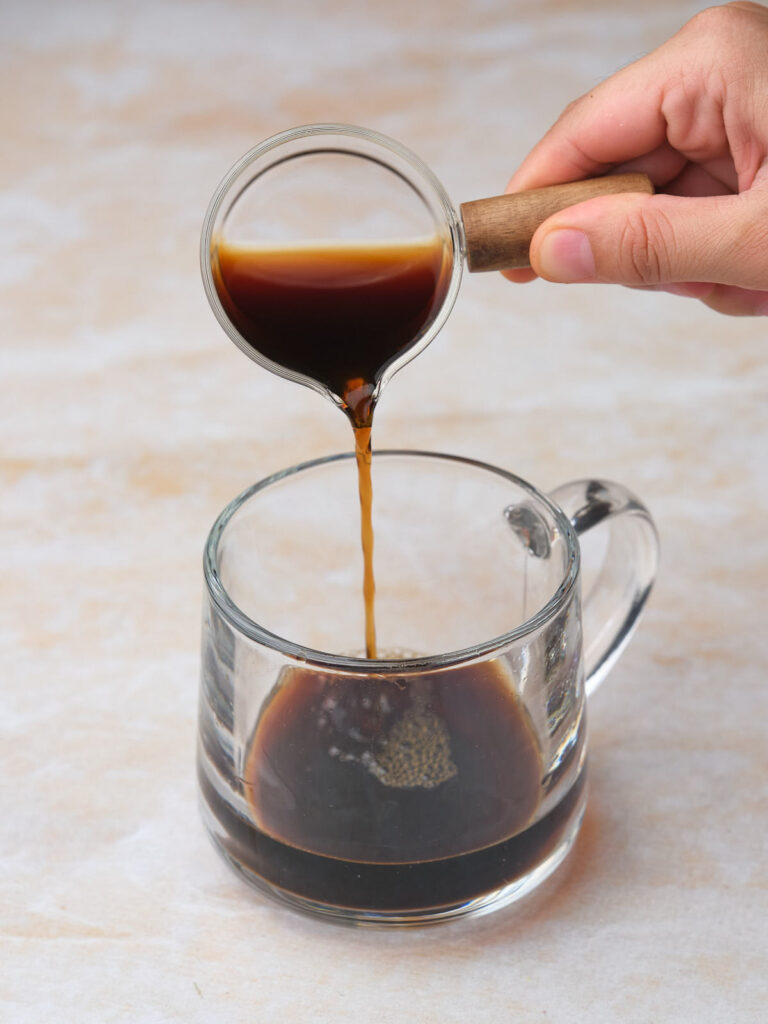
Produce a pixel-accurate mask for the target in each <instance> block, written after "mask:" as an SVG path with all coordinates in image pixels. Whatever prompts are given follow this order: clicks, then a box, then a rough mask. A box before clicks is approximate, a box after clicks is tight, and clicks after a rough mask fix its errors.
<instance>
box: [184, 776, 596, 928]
mask: <svg viewBox="0 0 768 1024" xmlns="http://www.w3.org/2000/svg"><path fill="white" fill-rule="evenodd" d="M585 769H586V766H584V768H582V771H581V773H580V775H579V777H578V778H577V780H576V781H575V783H574V784H573V786H572V787H571V789H570V790H569V791H568V793H566V795H565V796H564V797H563V799H562V800H561V801H560V803H559V804H557V805H556V806H555V807H554V808H553V809H552V810H551V811H550V812H549V813H548V814H547V815H545V817H544V818H542V819H541V820H540V821H538V822H536V823H535V824H534V825H532V826H531V827H530V828H528V829H526V830H525V831H524V832H523V833H520V834H519V835H517V836H513V837H512V838H511V839H508V840H505V841H504V842H501V843H498V844H496V845H494V846H491V847H487V848H485V849H482V850H477V851H475V852H473V853H469V854H464V855H463V856H459V857H453V858H450V859H448V860H445V861H431V862H421V863H416V864H391V865H384V864H357V863H352V862H345V861H337V860H333V859H331V858H326V857H319V856H317V855H315V854H309V853H305V852H304V851H300V850H296V849H294V848H292V847H289V846H286V845H284V844H282V843H279V842H277V841H275V840H274V839H272V838H270V837H268V836H266V835H264V834H263V833H261V832H259V831H258V829H256V828H254V826H253V825H252V824H251V823H250V822H248V821H246V820H245V819H243V817H242V816H241V815H240V814H238V813H237V811H235V810H234V808H232V807H231V806H228V805H227V803H226V801H225V800H223V798H222V795H221V793H220V791H219V790H218V788H217V787H214V786H213V785H211V782H210V781H209V780H208V779H207V778H206V774H205V767H204V764H200V766H199V775H200V792H201V813H202V817H203V822H204V825H205V827H206V830H207V832H208V834H209V836H210V838H211V839H212V841H213V843H214V846H215V847H216V848H217V849H218V850H219V852H220V854H221V855H222V856H223V857H224V859H225V860H226V861H227V862H228V863H229V864H230V865H231V866H232V868H234V870H235V871H236V872H237V874H239V875H240V876H241V877H242V878H243V879H245V881H246V882H248V883H249V884H250V885H251V886H252V887H253V888H255V889H257V890H258V891H259V892H260V893H263V894H265V895H267V896H269V897H271V898H272V899H274V900H277V901H278V902H280V903H281V904H282V905H284V906H285V905H287V906H289V907H290V908H292V909H294V910H298V911H301V912H303V913H305V914H309V915H311V916H313V917H320V918H324V919H326V920H329V921H334V922H336V923H340V924H350V925H357V926H399V927H408V926H412V927H413V926H420V925H427V924H438V923H440V922H443V921H451V920H456V919H457V918H463V917H479V916H481V915H483V914H488V913H491V912H493V911H496V910H500V909H502V908H503V907H506V906H508V905H509V904H511V903H514V902H516V901H517V900H519V899H522V898H523V897H524V896H527V895H528V894H529V893H531V892H532V891H533V890H534V889H536V888H537V887H538V886H539V885H541V883H542V882H543V881H544V880H545V879H546V878H548V877H549V876H550V875H551V874H552V873H553V872H554V871H555V870H556V869H557V868H558V867H559V865H560V864H561V863H562V862H563V861H564V860H565V857H566V856H567V854H568V852H569V851H570V849H571V848H572V846H573V844H574V841H575V839H576V836H577V834H578V832H579V828H580V826H581V823H582V820H583V817H584V811H585V809H586V802H587V786H586V770H585Z"/></svg>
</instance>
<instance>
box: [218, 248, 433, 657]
mask: <svg viewBox="0 0 768 1024" xmlns="http://www.w3.org/2000/svg"><path fill="white" fill-rule="evenodd" d="M212 268H213V276H214V281H215V284H216V290H217V292H218V295H219V298H220V300H221V303H222V305H223V306H224V309H225V310H226V312H227V315H228V316H229V317H230V319H231V320H232V322H233V323H234V325H235V326H236V327H237V329H238V331H239V332H240V334H241V335H242V337H243V338H244V339H245V340H246V341H247V342H248V344H249V345H252V346H253V348H254V349H255V350H256V351H257V352H259V353H260V354H261V355H262V356H266V357H267V358H268V359H271V360H272V361H273V362H275V363H278V364H279V365H280V366H283V367H286V368H287V369H289V370H293V371H295V372H296V373H301V374H304V375H305V376H307V377H311V378H312V379H313V380H316V381H319V382H320V383H321V384H324V385H325V386H326V387H327V388H329V389H330V390H331V391H332V392H333V394H334V395H336V396H337V397H339V398H340V399H341V400H342V402H343V408H344V411H345V412H346V414H347V416H348V418H349V420H350V422H351V424H352V427H353V430H354V432H355V456H356V460H357V470H358V484H359V491H360V514H361V529H360V533H361V541H362V549H363V563H364V569H363V597H364V602H365V651H366V656H367V657H368V658H375V657H376V656H377V648H376V624H375V609H374V595H375V589H376V588H375V582H374V571H373V519H372V504H373V490H372V481H371V429H372V426H373V414H374V408H375V404H376V397H377V395H376V392H377V386H378V384H379V382H380V380H381V377H382V375H383V373H384V371H385V370H386V369H387V367H388V366H389V365H390V363H391V362H392V361H393V360H394V359H396V358H397V357H398V356H399V355H401V354H402V353H403V352H404V351H405V350H407V349H409V348H410V347H411V346H412V345H414V344H415V343H416V341H417V340H418V339H419V337H420V336H421V334H422V332H423V330H424V329H425V327H426V326H427V325H428V324H429V323H430V321H431V320H432V319H433V318H434V316H435V315H436V313H437V311H438V310H439V309H440V307H441V306H442V304H443V300H444V298H445V295H446V292H447V290H448V285H449V281H450V259H449V254H448V250H447V246H446V245H445V244H444V242H443V240H442V239H441V238H439V237H437V236H434V237H432V238H418V239H414V240H408V241H392V242H347V243H342V242H328V243H323V242H312V243H310V242H301V243H296V244H294V245H282V246H277V245H272V246H270V245H267V244H264V245H256V244H252V243H248V244H240V243H233V242H225V241H223V240H219V241H218V243H217V244H216V245H215V246H214V250H213V253H212Z"/></svg>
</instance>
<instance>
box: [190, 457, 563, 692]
mask: <svg viewBox="0 0 768 1024" xmlns="http://www.w3.org/2000/svg"><path fill="white" fill-rule="evenodd" d="M354 458H355V455H354V452H340V453H338V454H335V455H324V456H321V457H320V458H316V459H310V460H308V461H306V462H300V463H297V464H296V465H294V466H289V467H288V468H287V469H283V470H279V471H278V472H276V473H272V474H271V475H270V476H267V477H265V478H264V479H262V480H259V481H258V482H257V483H255V484H252V485H251V486H250V487H248V488H246V490H244V491H242V492H241V493H240V494H239V495H237V497H235V498H233V499H232V501H230V502H229V504H228V505H227V506H226V507H225V508H224V509H223V510H222V511H221V512H220V513H219V515H218V516H217V517H216V519H215V521H214V523H213V526H212V527H211V529H210V531H209V533H208V537H207V539H206V542H205V548H204V554H203V576H204V579H205V584H206V588H207V591H208V594H209V596H210V598H211V600H212V601H213V602H214V604H215V605H216V607H217V608H218V610H219V612H220V613H221V615H222V616H223V617H224V619H225V620H226V621H227V622H228V623H229V624H230V625H231V626H232V627H233V628H234V629H235V630H236V631H237V632H238V633H241V634H242V635H244V636H246V637H247V638H248V639H249V640H252V641H254V642H255V643H258V644H260V645H262V646H265V647H269V648H271V649H272V650H274V651H277V652H278V653H280V654H281V655H283V656H285V657H289V658H293V659H295V660H297V661H301V662H302V663H303V664H307V665H310V666H312V667H315V668H320V669H333V670H335V671H339V670H342V671H343V670H346V671H348V672H349V673H351V674H354V675H360V674H371V673H375V674H381V675H392V674H395V673H403V672H416V671H418V672H425V671H430V670H435V669H444V668H448V667H453V666H457V665H461V664H467V663H469V662H473V661H482V660H485V659H487V658H488V656H489V655H491V654H498V653H501V651H502V650H503V649H504V648H506V647H508V646H511V645H512V644H514V643H517V642H518V641H520V640H522V639H524V638H525V637H528V636H530V635H531V634H532V633H535V632H536V631H537V630H539V629H540V628H541V627H542V626H543V625H545V624H546V623H547V622H549V621H550V620H551V619H552V618H554V617H555V616H556V615H557V614H558V613H559V612H560V611H561V610H562V608H563V607H564V606H565V604H566V603H567V602H568V600H569V598H570V596H571V593H572V591H573V589H574V587H575V585H576V581H577V579H578V577H579V570H580V566H581V553H580V549H579V543H578V539H577V536H576V531H575V530H574V528H573V526H572V524H571V521H570V519H569V518H568V516H567V515H566V514H565V513H564V512H563V510H562V509H561V508H560V507H559V506H558V505H556V504H555V502H554V501H552V499H551V498H549V497H548V496H547V495H546V494H544V493H542V492H541V491H539V490H538V489H537V488H536V487H534V486H533V484H530V483H528V481H527V480H523V479H522V478H521V477H519V476H517V475H516V474H514V473H511V472H509V471H508V470H505V469H500V468H499V467H498V466H493V465H491V464H490V463H488V462H483V461H480V460H478V459H471V458H467V457H465V456H462V455H451V454H448V453H443V452H430V451H423V450H420V449H407V448H385V449H381V450H378V451H375V452H374V453H373V459H374V461H380V460H382V459H390V458H408V459H425V458H426V459H433V460H439V461H443V462H449V463H458V464H461V465H465V466H471V467H472V468H473V469H480V470H483V471H485V472H490V473H493V474H495V475H496V476H500V477H502V478H503V479H505V480H508V481H510V482H511V483H513V484H515V485H516V486H517V487H520V488H521V489H522V490H524V491H526V492H527V493H528V495H529V496H530V497H531V498H532V499H533V500H534V501H536V502H538V503H539V504H542V505H544V506H545V507H546V508H547V509H548V510H549V512H550V513H551V514H552V515H553V516H554V519H555V521H556V523H557V526H558V528H559V529H560V530H561V532H562V536H563V538H564V540H565V542H566V545H567V551H568V565H567V568H566V571H565V573H564V575H563V578H562V579H561V581H560V584H559V585H558V587H557V588H556V590H555V592H554V594H553V595H552V597H551V598H550V599H549V600H548V601H547V602H546V604H544V605H543V606H542V607H541V608H540V609H539V610H538V611H537V612H535V613H534V614H533V615H532V616H530V617H529V618H528V619H526V620H525V621H524V622H522V623H520V625H518V626H515V628H514V629H511V630H509V631H507V632H506V633H502V634H500V635H498V636H495V637H492V638H490V639H488V640H484V641H481V642H480V643H477V644H473V645H472V646H471V647H465V648H462V649H459V650H455V651H447V652H445V653H441V654H430V655H425V656H423V657H417V658H402V659H388V658H381V659H379V658H364V657H353V656H351V655H344V654H331V653H330V652H327V651H320V650H316V649H314V648H311V647H305V646H304V645H303V644H298V643H295V642H293V641H292V640H288V639H286V638H285V637H281V636H279V635H277V634H276V633H272V632H270V631H269V630H268V629H265V628H264V627H263V626H261V625H259V623H258V622H256V621H255V620H253V619H251V618H250V617H249V616H248V615H246V614H245V612H243V611H242V610H241V609H240V608H239V607H238V605H237V604H235V602H234V601H233V600H232V598H231V597H230V596H229V594H228V592H227V589H226V587H225V586H224V584H223V582H222V580H221V576H220V574H219V563H218V548H219V543H220V541H221V539H222V537H223V535H224V531H225V530H226V528H227V526H228V524H229V522H230V521H231V519H232V518H233V517H234V515H235V514H236V513H237V512H238V511H239V510H240V509H241V508H242V507H243V506H244V505H245V504H246V503H247V502H248V501H249V500H250V499H251V498H252V497H253V496H254V495H256V494H258V493H259V492H260V491H263V490H266V488H268V487H270V486H272V485H273V484H276V483H280V482H281V481H283V480H285V479H287V478H289V477H292V476H295V475H297V474H298V473H303V472H306V471H308V470H312V469H316V468H318V467H319V466H323V465H330V464H333V463H336V462H341V461H345V460H347V461H348V460H353V459H354Z"/></svg>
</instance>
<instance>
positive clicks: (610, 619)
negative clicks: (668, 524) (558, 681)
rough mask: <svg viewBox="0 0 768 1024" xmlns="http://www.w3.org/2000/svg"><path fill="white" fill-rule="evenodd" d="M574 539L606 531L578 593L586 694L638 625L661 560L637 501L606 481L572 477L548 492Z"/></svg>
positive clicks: (647, 515)
mask: <svg viewBox="0 0 768 1024" xmlns="http://www.w3.org/2000/svg"><path fill="white" fill-rule="evenodd" d="M549 496H550V498H551V499H552V500H553V501H554V502H555V503H556V504H557V505H559V506H560V508H561V509H562V510H563V512H565V514H566V515H567V516H568V518H569V519H570V521H571V525H572V526H573V528H574V530H575V531H576V535H577V536H578V537H582V536H583V535H584V534H585V533H587V532H588V531H590V530H593V529H595V528H596V527H598V526H600V528H601V530H604V529H607V531H608V539H607V547H606V549H605V555H604V557H603V561H602V564H601V566H600V569H599V572H598V574H597V577H596V579H595V581H594V583H593V584H592V585H591V586H590V587H589V588H588V590H587V591H586V592H585V593H584V594H583V595H582V624H583V631H584V671H585V675H586V681H585V688H586V693H587V696H589V695H590V694H591V693H593V692H594V691H595V690H596V689H597V687H598V686H599V685H600V683H601V682H602V681H603V679H604V678H605V676H606V675H607V674H608V672H609V671H610V670H611V668H612V667H613V664H614V662H615V661H616V659H617V658H618V657H619V655H620V654H621V652H622V651H623V650H624V648H625V646H626V645H627V643H628V642H629V638H630V637H631V636H632V633H633V632H634V630H635V627H636V626H637V623H638V621H639V619H640V613H641V612H642V610H643V607H644V605H645V602H646V601H647V600H648V595H649V594H650V592H651V588H652V586H653V581H654V580H655V578H656V569H657V567H658V564H659V538H658V534H657V532H656V527H655V526H654V523H653V520H652V519H651V515H650V513H649V511H648V509H647V508H646V507H645V505H644V504H643V503H642V502H641V501H640V499H639V498H638V497H637V496H636V495H634V494H633V493H632V492H631V491H630V490H628V488H626V487H624V486H623V485H622V484H617V483H613V481H610V480H573V481H572V482H571V483H567V484H562V485H561V486H560V487H557V488H555V490H554V491H551V492H550V495H549Z"/></svg>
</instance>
